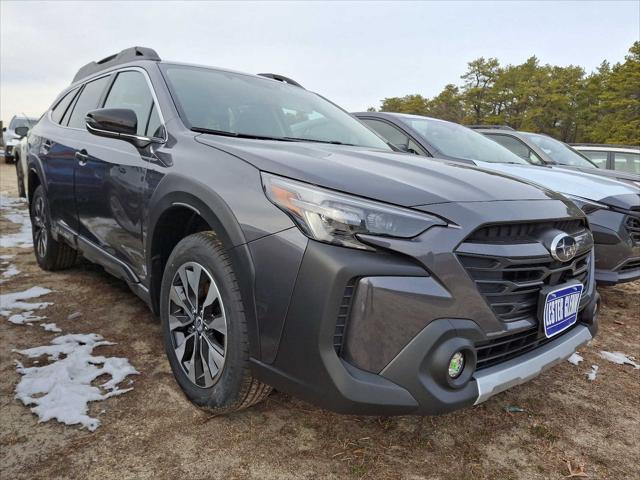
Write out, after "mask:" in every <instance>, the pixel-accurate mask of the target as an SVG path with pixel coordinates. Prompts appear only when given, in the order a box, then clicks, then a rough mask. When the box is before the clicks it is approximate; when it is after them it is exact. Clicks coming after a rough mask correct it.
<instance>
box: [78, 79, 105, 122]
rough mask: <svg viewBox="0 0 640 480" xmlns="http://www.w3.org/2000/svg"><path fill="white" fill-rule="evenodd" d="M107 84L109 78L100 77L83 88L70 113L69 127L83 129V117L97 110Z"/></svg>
mask: <svg viewBox="0 0 640 480" xmlns="http://www.w3.org/2000/svg"><path fill="white" fill-rule="evenodd" d="M107 83H109V76H106V77H101V78H99V79H97V80H94V81H93V82H89V83H87V84H86V85H85V86H84V88H83V89H82V91H81V92H80V96H79V97H78V100H77V101H76V104H75V106H74V107H73V112H71V118H69V126H70V127H74V128H82V129H84V125H85V123H84V117H85V116H86V115H87V112H89V111H91V110H95V109H96V108H98V102H99V101H100V97H101V96H102V92H103V91H104V89H105V87H106V86H107Z"/></svg>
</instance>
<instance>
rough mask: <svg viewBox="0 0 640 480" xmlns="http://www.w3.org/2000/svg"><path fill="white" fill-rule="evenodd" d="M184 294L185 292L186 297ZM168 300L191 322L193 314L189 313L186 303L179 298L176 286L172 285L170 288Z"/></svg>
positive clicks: (189, 309)
mask: <svg viewBox="0 0 640 480" xmlns="http://www.w3.org/2000/svg"><path fill="white" fill-rule="evenodd" d="M186 296H187V295H186V292H185V297H186ZM169 299H170V300H171V301H172V302H173V303H175V304H176V305H177V306H178V307H180V308H181V309H182V311H183V312H184V313H185V314H186V315H187V316H188V317H189V318H190V319H191V320H193V312H192V311H191V308H189V307H188V306H187V304H186V303H184V300H183V299H182V298H181V297H180V292H178V286H177V285H172V286H171V291H170V292H169Z"/></svg>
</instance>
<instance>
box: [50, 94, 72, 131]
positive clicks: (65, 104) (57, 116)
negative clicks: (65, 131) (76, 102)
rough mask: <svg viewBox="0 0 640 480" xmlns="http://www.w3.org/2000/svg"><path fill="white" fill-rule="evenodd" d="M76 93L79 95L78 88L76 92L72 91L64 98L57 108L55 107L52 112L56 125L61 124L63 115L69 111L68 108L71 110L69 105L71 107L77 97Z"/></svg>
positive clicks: (52, 118)
mask: <svg viewBox="0 0 640 480" xmlns="http://www.w3.org/2000/svg"><path fill="white" fill-rule="evenodd" d="M76 93H78V89H77V88H76V89H75V90H71V91H70V92H69V93H67V94H66V95H65V96H64V97H62V99H61V100H60V101H59V102H58V104H57V105H56V106H55V107H53V110H52V111H51V120H53V121H54V122H56V123H60V121H61V120H62V117H63V115H64V114H65V112H66V111H67V108H69V105H71V102H72V101H73V99H74V97H75V96H76Z"/></svg>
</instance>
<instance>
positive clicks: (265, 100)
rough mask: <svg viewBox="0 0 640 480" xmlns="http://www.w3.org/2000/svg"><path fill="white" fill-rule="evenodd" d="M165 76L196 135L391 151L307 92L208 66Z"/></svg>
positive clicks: (176, 68)
mask: <svg viewBox="0 0 640 480" xmlns="http://www.w3.org/2000/svg"><path fill="white" fill-rule="evenodd" d="M163 72H164V74H165V77H166V78H167V81H168V84H169V88H170V90H171V93H172V96H173V99H174V101H175V102H176V103H177V106H178V110H180V116H181V118H182V119H183V121H184V122H185V123H186V124H187V126H189V128H191V129H193V130H200V131H205V130H209V131H211V133H219V134H229V135H237V136H252V137H257V138H264V139H269V140H273V139H275V140H278V139H282V140H298V141H311V142H323V143H338V144H347V145H358V146H363V147H371V148H378V149H384V150H391V148H390V147H389V146H388V145H387V144H386V143H385V142H384V141H383V140H382V139H381V138H380V137H378V136H377V135H376V134H375V133H373V132H372V131H371V130H369V129H368V128H367V127H365V126H364V125H362V124H361V123H360V122H359V121H358V120H356V119H354V118H353V117H352V116H351V115H349V114H348V113H346V112H344V111H343V110H341V109H340V108H338V107H336V106H335V105H333V104H332V103H331V102H329V101H327V100H325V99H323V98H322V97H320V96H319V95H317V94H315V93H312V92H309V91H307V90H305V89H303V88H300V87H295V86H291V85H287V84H285V83H282V82H277V81H273V80H267V79H263V78H259V77H254V76H251V75H244V74H239V73H231V72H224V71H219V70H213V69H208V68H203V67H191V66H182V65H171V64H168V65H166V64H165V65H163Z"/></svg>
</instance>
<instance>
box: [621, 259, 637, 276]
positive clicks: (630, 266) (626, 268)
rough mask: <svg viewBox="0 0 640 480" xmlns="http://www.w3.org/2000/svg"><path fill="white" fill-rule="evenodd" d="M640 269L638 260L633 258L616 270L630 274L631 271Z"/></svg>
mask: <svg viewBox="0 0 640 480" xmlns="http://www.w3.org/2000/svg"><path fill="white" fill-rule="evenodd" d="M638 268H640V258H633V259H631V260H629V261H627V262H626V263H623V264H622V266H621V267H620V268H619V269H618V272H620V273H624V272H630V271H631V270H636V269H638Z"/></svg>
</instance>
